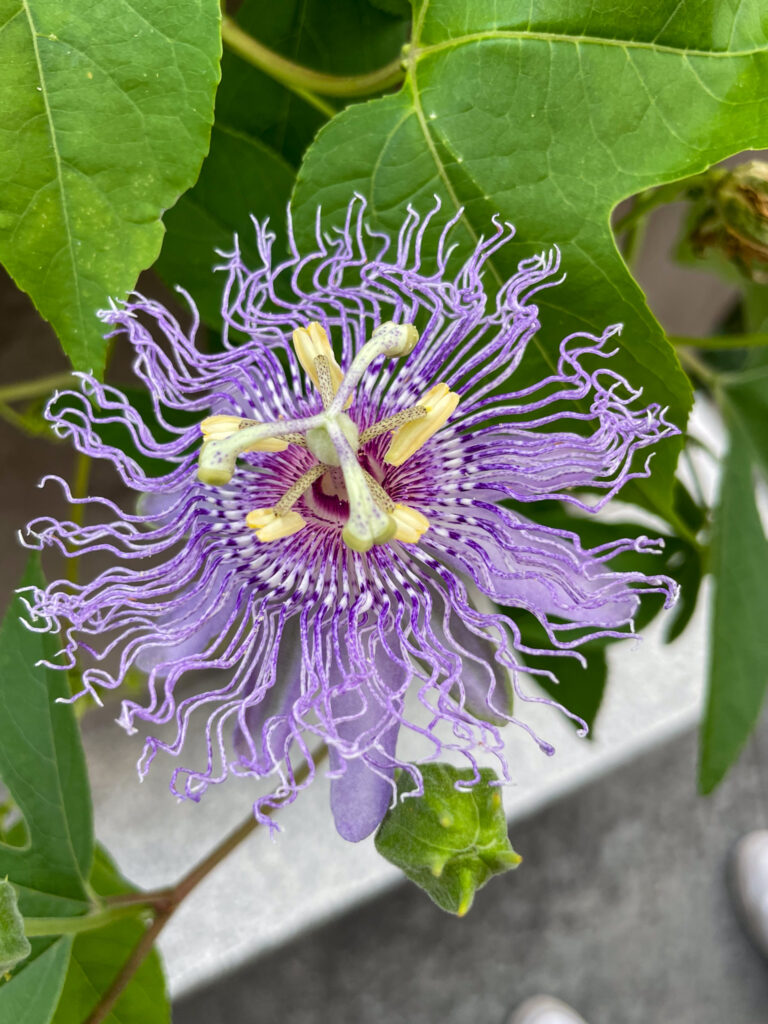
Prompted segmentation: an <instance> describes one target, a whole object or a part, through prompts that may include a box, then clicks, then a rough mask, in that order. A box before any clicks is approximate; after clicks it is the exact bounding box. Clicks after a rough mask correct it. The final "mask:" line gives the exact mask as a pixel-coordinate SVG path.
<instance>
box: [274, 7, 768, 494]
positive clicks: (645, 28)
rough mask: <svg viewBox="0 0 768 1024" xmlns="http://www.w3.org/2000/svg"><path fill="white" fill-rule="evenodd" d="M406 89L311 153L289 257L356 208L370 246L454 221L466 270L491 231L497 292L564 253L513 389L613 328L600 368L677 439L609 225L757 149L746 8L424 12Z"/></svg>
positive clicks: (681, 393)
mask: <svg viewBox="0 0 768 1024" xmlns="http://www.w3.org/2000/svg"><path fill="white" fill-rule="evenodd" d="M414 14H415V19H414V32H413V41H412V45H411V47H410V49H409V50H408V53H407V56H406V65H407V78H406V82H405V84H404V86H403V88H402V89H401V90H400V91H399V92H398V93H396V94H394V95H390V96H386V97H384V98H382V99H378V100H374V101H372V102H369V103H365V104H356V105H354V106H352V107H350V108H348V109H347V110H345V111H344V112H343V113H342V114H340V115H338V116H337V117H335V118H334V119H333V120H332V121H331V122H330V123H329V124H328V125H327V126H326V127H325V128H324V129H323V130H322V131H321V132H320V134H319V135H318V138H317V139H316V141H315V143H314V144H313V146H312V147H311V148H310V150H309V152H308V153H307V156H306V158H305V160H304V163H303V165H302V167H301V169H300V172H299V176H298V180H297V184H296V188H295V191H294V195H293V201H292V204H293V210H294V214H295V218H296V223H297V227H298V236H299V241H300V242H303V243H308V242H309V241H310V240H311V238H312V235H313V232H314V218H315V210H316V208H317V206H318V204H320V205H321V206H322V209H323V218H324V225H325V226H326V227H327V226H330V225H332V224H336V225H338V224H339V223H340V222H341V220H342V218H343V216H344V211H345V209H346V205H347V203H348V201H349V199H350V196H351V193H352V192H353V191H355V190H356V191H359V192H361V193H362V194H363V195H364V196H365V197H366V198H367V199H368V202H369V215H370V218H371V220H372V221H373V222H374V223H375V225H376V226H377V227H379V228H381V229H385V230H389V231H395V230H396V229H397V228H398V227H399V226H400V223H401V222H402V219H403V212H404V208H405V205H406V204H407V203H408V202H410V203H412V204H413V205H414V206H416V207H417V209H420V210H422V211H424V210H426V209H427V208H428V207H430V206H431V205H432V202H433V198H432V197H433V195H435V194H437V195H438V196H439V197H440V199H441V200H442V203H443V209H444V212H445V213H446V215H452V214H453V213H455V211H456V210H457V209H459V208H463V211H464V212H463V214H462V217H461V220H460V224H459V229H458V234H457V236H456V237H457V238H458V239H459V241H460V250H459V254H460V255H465V256H466V255H467V253H468V252H469V251H470V250H471V249H472V248H473V246H474V245H475V244H476V241H477V239H478V238H479V237H480V236H481V235H483V234H487V233H488V232H489V231H490V230H491V217H492V216H493V215H494V214H500V215H501V217H502V218H503V219H506V220H509V221H511V222H513V223H514V224H515V225H516V227H517V232H518V233H517V238H516V240H515V241H514V242H513V243H512V244H511V245H509V246H507V247H505V249H503V250H501V251H500V252H499V253H497V254H496V255H495V256H494V258H493V260H492V263H491V266H490V267H489V269H488V271H487V274H486V277H487V280H488V282H489V283H491V284H492V283H493V281H494V279H495V280H496V281H497V282H498V281H501V280H503V279H505V278H506V277H508V276H509V275H510V274H511V273H512V272H513V271H514V268H515V265H516V263H517V261H518V260H519V259H520V258H522V257H524V256H530V255H531V254H533V253H535V252H536V251H538V250H540V249H541V248H543V247H549V246H552V245H554V244H557V245H559V246H560V247H561V249H562V255H563V268H564V269H565V270H566V272H567V275H568V276H567V279H566V281H565V282H564V283H563V284H562V285H560V286H559V287H557V288H556V289H552V290H550V291H543V292H539V293H538V294H537V296H536V303H537V305H538V306H539V307H540V310H541V321H542V325H543V329H542V332H541V333H540V335H539V338H538V348H537V349H536V350H533V351H532V352H531V355H530V357H529V358H528V359H527V361H526V363H527V365H526V363H524V364H523V366H521V367H520V370H519V376H518V380H519V381H520V383H521V385H522V384H525V383H526V381H527V380H529V379H531V378H533V377H537V376H538V377H540V376H542V374H543V373H544V372H545V370H546V367H547V366H552V365H553V363H554V362H555V360H556V358H557V349H556V344H555V343H556V340H557V339H559V338H560V337H562V336H563V335H565V334H568V333H571V332H572V331H576V330H587V331H591V332H593V333H598V334H599V333H601V332H602V330H603V329H604V327H605V326H606V325H608V324H610V323H614V322H623V323H624V325H625V329H624V334H623V336H622V339H621V341H620V342H619V343H618V344H619V345H620V348H619V352H618V353H617V355H616V356H615V357H614V358H613V359H611V361H610V368H611V369H612V370H614V371H617V372H619V373H622V374H623V375H625V376H626V378H627V379H628V380H629V381H630V382H631V384H632V386H633V387H642V388H643V389H644V390H643V401H656V402H659V403H660V404H661V405H662V406H666V407H668V409H669V418H670V420H671V421H672V422H674V423H676V424H677V425H678V426H680V427H682V426H684V424H685V421H686V417H687V414H688V411H689V408H690V401H691V392H690V386H689V384H688V381H687V379H686V377H685V375H684V374H683V373H682V371H681V369H680V367H679V364H678V362H677V359H676V356H675V354H674V352H673V351H672V349H671V347H670V346H669V345H668V344H667V342H666V341H665V338H664V335H663V332H662V330H661V328H660V327H659V325H658V323H657V322H656V321H655V319H654V318H653V316H652V315H651V313H650V311H649V310H648V308H647V306H646V303H645V299H644V296H643V294H642V292H641V291H640V289H639V287H638V286H637V284H636V283H635V282H634V281H633V279H632V277H631V275H630V274H629V272H628V270H627V268H626V266H625V264H624V263H623V261H622V259H621V257H620V255H619V253H618V251H617V249H616V245H615V242H614V238H613V235H612V233H611V229H610V224H609V220H610V214H611V211H612V210H613V208H614V207H615V206H616V204H617V203H618V202H619V201H620V200H621V199H623V198H625V197H626V196H629V195H632V194H634V193H637V192H639V191H641V190H643V189H646V188H648V187H650V186H653V185H658V184H660V183H662V182H666V181H670V180H673V179H676V178H681V177H684V176H686V175H690V174H692V173H695V172H698V171H700V170H702V169H704V168H705V167H706V166H708V165H709V164H710V163H712V162H714V161H717V160H719V159H721V158H723V157H725V156H727V155H729V154H730V153H732V152H734V151H736V150H738V149H741V148H744V147H745V146H753V147H757V146H761V145H766V144H768V108H766V106H765V104H764V103H763V100H762V97H763V95H764V92H765V86H766V82H767V81H768V40H767V39H766V28H767V27H768V26H766V25H765V24H764V18H763V17H762V16H761V13H760V4H759V3H758V2H757V0H750V2H746V3H741V4H739V5H737V6H736V7H729V8H728V9H727V10H726V9H724V7H723V5H722V4H720V3H719V2H718V0H704V2H702V0H695V2H694V0H683V2H682V3H681V2H679V0H651V2H649V3H645V4H643V5H642V8H640V7H638V8H636V9H633V8H632V6H631V5H629V7H627V5H617V4H615V3H613V2H612V0H568V2H565V0H555V2H547V3H543V2H534V3H532V4H518V3H514V2H511V0H509V2H502V3H498V2H496V0H470V2H465V0H461V2H459V0H420V2H417V3H416V4H415V11H414ZM678 449H679V446H678V444H677V442H673V443H667V444H665V445H663V446H661V447H660V450H659V452H658V454H657V456H656V460H655V463H654V474H653V477H652V479H651V480H650V481H646V482H644V483H643V485H642V486H643V488H644V490H645V493H646V495H648V496H650V497H651V498H652V499H653V503H654V504H655V505H656V507H657V508H660V509H662V510H663V509H665V508H668V507H669V502H670V500H671V480H672V471H673V469H674V464H675V460H676V456H677V451H678Z"/></svg>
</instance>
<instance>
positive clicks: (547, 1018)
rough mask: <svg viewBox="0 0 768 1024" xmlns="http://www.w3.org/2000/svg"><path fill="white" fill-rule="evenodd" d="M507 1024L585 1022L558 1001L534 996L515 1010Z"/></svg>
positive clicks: (548, 997)
mask: <svg viewBox="0 0 768 1024" xmlns="http://www.w3.org/2000/svg"><path fill="white" fill-rule="evenodd" d="M507 1024H586V1021H585V1020H584V1018H583V1017H580V1016H579V1014H578V1013H576V1011H575V1010H574V1009H572V1008H571V1007H570V1006H566V1005H565V1003H561V1002H560V1000H559V999H554V998H553V997H552V996H534V997H533V999H528V1000H526V1001H525V1002H524V1003H523V1005H522V1006H519V1007H518V1008H517V1010H516V1011H515V1013H514V1014H513V1015H512V1016H511V1017H510V1018H509V1020H508V1021H507Z"/></svg>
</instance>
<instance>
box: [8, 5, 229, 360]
mask: <svg viewBox="0 0 768 1024" xmlns="http://www.w3.org/2000/svg"><path fill="white" fill-rule="evenodd" d="M0 26H1V27H0V97H1V98H0V123H1V124H2V139H3V144H2V146H0V260H2V262H3V264H4V265H5V266H6V267H7V269H8V271H9V272H10V274H11V276H12V277H13V278H14V280H15V281H16V283H17V284H18V285H19V286H20V287H21V288H23V289H24V290H25V291H27V292H29V294H30V295H31V297H32V299H33V300H34V302H35V305H36V306H37V307H38V309H39V310H40V312H41V313H42V314H43V316H44V317H45V318H46V319H48V320H50V322H51V323H52V324H53V326H54V328H55V329H56V331H57V333H58V335H59V337H60V339H61V343H62V345H63V347H64V350H65V352H66V353H67V355H68V356H69V357H70V359H71V360H72V362H73V364H74V365H75V367H76V368H78V369H84V370H89V369H90V370H93V371H94V372H95V373H97V374H98V373H100V372H101V371H102V369H103V366H104V358H105V345H104V341H103V339H102V327H101V324H100V323H99V321H98V320H97V318H96V311H97V310H98V309H100V308H102V307H104V306H105V305H106V304H107V302H108V300H109V298H110V297H118V298H119V297H122V295H123V294H124V293H125V292H126V291H128V290H129V289H130V288H132V287H133V285H134V283H135V281H136V278H137V276H138V274H139V271H141V270H142V269H144V268H145V267H148V266H149V265H150V264H151V263H152V262H153V261H154V259H155V257H156V256H157V254H158V252H159V251H160V245H161V242H162V236H163V226H162V223H161V221H160V216H161V214H162V212H163V211H164V210H165V209H167V208H168V207H169V206H171V205H172V204H173V202H174V201H175V200H176V198H177V197H178V196H179V195H180V194H181V193H182V192H183V191H184V190H185V189H186V188H188V187H189V186H190V185H191V184H192V183H193V182H194V180H195V178H196V177H197V173H198V171H199V169H200V164H201V161H202V158H203V156H204V155H205V152H206V150H207V147H208V137H209V132H210V126H211V122H212V120H213V98H214V93H215V90H216V84H217V81H218V77H219V66H218V65H219V56H220V50H221V40H220V33H219V0H183V2H181V3H174V4H164V3H157V2H154V0H135V2H129V0H100V2H99V3H90V4H77V3H71V2H69V0H0Z"/></svg>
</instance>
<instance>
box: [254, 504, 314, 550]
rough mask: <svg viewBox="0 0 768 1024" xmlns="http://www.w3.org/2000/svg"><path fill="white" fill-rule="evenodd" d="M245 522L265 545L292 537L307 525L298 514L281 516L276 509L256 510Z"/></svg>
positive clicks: (292, 513)
mask: <svg viewBox="0 0 768 1024" xmlns="http://www.w3.org/2000/svg"><path fill="white" fill-rule="evenodd" d="M245 522H246V525H247V526H250V528H251V529H252V530H255V531H256V536H257V538H258V539H259V540H260V541H262V543H265V544H266V543H267V542H268V541H271V540H282V539H283V537H290V536H291V535H292V534H294V533H298V532H299V530H301V529H303V527H305V526H306V525H307V524H306V522H305V521H304V519H303V518H302V517H301V516H300V515H299V513H298V512H287V513H286V514H285V515H282V516H281V515H278V514H277V510H276V508H255V509H254V510H253V511H252V512H249V513H248V515H247V516H246V517H245Z"/></svg>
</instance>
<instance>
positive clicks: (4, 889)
mask: <svg viewBox="0 0 768 1024" xmlns="http://www.w3.org/2000/svg"><path fill="white" fill-rule="evenodd" d="M31 948H32V947H31V946H30V944H29V939H28V938H27V936H26V935H25V934H24V919H23V917H22V916H21V914H20V913H19V907H18V904H17V902H16V890H15V889H14V887H13V886H12V885H11V883H10V882H9V881H8V879H7V878H5V879H3V880H2V881H0V976H1V975H3V974H5V973H6V972H7V971H10V970H11V969H12V968H13V967H15V966H16V964H17V963H19V961H20V960H25V959H26V958H27V957H28V956H29V954H30V952H31Z"/></svg>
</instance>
